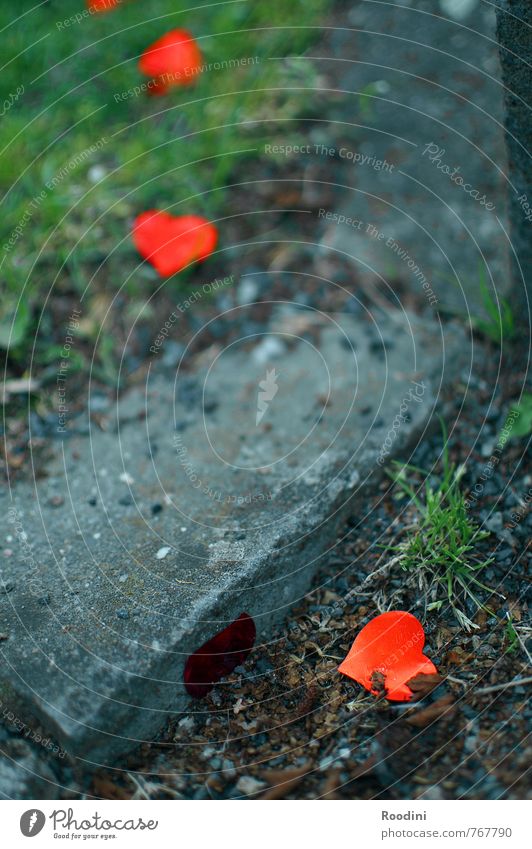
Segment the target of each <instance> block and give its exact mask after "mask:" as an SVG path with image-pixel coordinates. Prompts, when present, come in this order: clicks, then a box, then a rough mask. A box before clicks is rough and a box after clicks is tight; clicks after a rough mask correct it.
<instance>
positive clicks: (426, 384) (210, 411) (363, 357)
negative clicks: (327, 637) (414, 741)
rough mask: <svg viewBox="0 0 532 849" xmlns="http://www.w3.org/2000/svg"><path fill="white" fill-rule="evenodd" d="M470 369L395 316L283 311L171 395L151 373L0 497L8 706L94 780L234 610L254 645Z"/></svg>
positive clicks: (154, 718) (169, 698)
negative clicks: (244, 619)
mask: <svg viewBox="0 0 532 849" xmlns="http://www.w3.org/2000/svg"><path fill="white" fill-rule="evenodd" d="M469 356H470V348H469V345H468V344H467V342H466V340H465V338H464V336H463V335H462V331H461V330H460V329H459V328H454V327H452V326H449V327H448V328H447V331H446V335H445V337H444V336H443V335H442V332H441V327H440V326H439V325H438V324H436V323H431V322H427V321H426V320H425V319H420V318H418V317H415V316H413V315H408V314H407V313H403V312H399V311H398V312H397V313H389V314H388V315H385V314H374V315H369V314H362V315H361V316H360V317H353V316H347V315H324V314H321V313H318V312H315V311H313V310H308V311H298V310H296V309H295V308H293V307H292V308H291V307H285V308H284V311H283V312H282V313H281V314H279V315H277V317H276V318H275V320H274V322H273V323H272V326H271V329H270V331H269V332H267V333H266V332H265V335H264V336H262V337H257V338H254V339H248V340H247V341H242V342H239V343H238V344H237V343H235V344H234V345H230V346H228V347H227V348H221V347H216V348H211V349H209V350H208V351H205V352H203V353H202V354H201V355H200V356H198V357H197V361H196V363H195V367H194V369H193V370H189V371H188V372H184V371H180V370H179V369H178V370H177V373H176V376H175V381H174V382H172V381H171V380H169V379H168V377H167V376H164V375H162V374H160V373H158V372H157V371H156V370H152V371H151V372H150V374H149V376H148V379H147V380H146V384H145V385H144V386H142V387H140V388H137V389H134V390H132V391H131V392H129V393H128V395H126V396H125V397H124V398H123V399H122V400H121V401H120V402H119V403H118V404H117V405H116V407H115V408H114V409H113V410H112V411H110V412H109V415H108V416H107V417H106V418H103V419H102V417H101V416H98V422H99V424H96V423H95V421H94V420H91V421H90V423H89V427H88V428H87V429H89V430H90V433H89V435H74V436H71V437H65V438H64V439H63V440H62V441H59V442H58V443H57V449H56V451H55V455H54V456H53V458H52V459H51V460H50V462H49V464H48V466H47V469H46V474H45V475H40V476H39V477H37V478H36V480H35V482H34V483H33V484H31V485H30V484H28V483H20V484H18V485H17V486H15V487H14V489H13V490H12V492H11V493H9V494H8V493H5V492H4V493H3V494H2V496H1V500H0V505H1V507H2V510H1V536H2V542H3V546H4V551H3V554H2V557H1V579H2V587H3V589H2V592H1V593H0V632H2V634H3V639H2V642H0V652H1V665H0V697H1V699H2V702H3V704H5V705H9V706H12V707H13V709H14V710H15V711H16V713H17V715H18V716H20V717H22V719H24V720H25V721H28V722H30V721H32V719H36V720H37V721H39V722H40V723H41V725H42V726H43V727H44V728H45V730H46V731H47V732H48V733H51V734H53V735H54V737H55V738H56V739H57V740H58V741H59V742H60V744H61V745H62V746H63V747H64V749H65V750H66V751H67V752H68V753H69V754H70V755H72V756H74V757H77V758H80V759H81V760H83V761H85V762H87V763H91V764H92V763H101V764H113V763H114V759H115V757H116V756H117V754H119V753H121V752H125V751H127V750H129V749H131V748H133V747H134V746H136V745H137V744H138V743H139V742H141V741H144V740H147V739H150V738H151V737H153V736H154V735H155V733H156V732H157V731H158V730H159V729H160V728H161V726H162V725H163V724H164V723H165V721H166V719H167V717H168V714H169V713H171V712H175V711H179V710H182V709H183V708H184V707H185V705H186V704H187V700H188V697H187V694H186V691H185V688H184V685H183V668H184V664H185V661H186V659H187V657H188V655H189V654H190V653H191V652H193V651H194V650H195V649H197V648H198V647H199V646H201V645H202V644H203V643H204V642H205V641H206V640H207V639H209V638H210V637H212V636H213V635H214V634H215V633H217V632H218V631H219V630H220V629H222V628H223V627H224V626H226V625H227V624H228V623H229V622H231V621H233V620H234V619H235V618H236V617H237V616H238V615H239V614H240V613H241V612H243V611H246V612H248V613H249V614H250V615H251V616H252V617H253V619H254V621H255V624H256V627H257V633H258V637H257V639H258V640H259V641H262V640H264V639H267V638H268V635H269V633H270V631H271V628H272V625H273V623H275V622H277V621H279V619H281V618H282V617H283V616H285V615H286V614H287V612H288V610H289V607H290V605H291V604H293V603H294V601H296V600H297V599H298V598H300V597H301V595H302V594H303V593H304V592H305V591H306V589H307V588H308V586H309V583H310V581H311V578H312V576H313V574H314V573H315V571H316V569H317V568H318V567H319V566H320V565H321V564H322V563H324V562H326V558H327V556H328V551H329V550H330V547H331V545H333V544H334V540H335V534H336V533H337V530H338V527H339V524H340V522H341V521H342V518H343V517H344V515H345V512H346V510H347V509H350V510H353V509H356V505H357V504H361V505H362V508H363V507H364V506H365V502H366V500H367V498H368V497H369V494H370V493H371V492H373V489H372V487H374V486H375V483H376V481H377V480H378V478H379V476H380V475H381V474H382V466H381V464H380V463H383V462H385V461H387V460H388V459H389V458H390V457H391V456H393V454H394V453H395V452H397V451H398V450H399V449H400V448H404V447H405V446H406V445H407V444H408V443H410V442H412V441H413V440H415V439H417V438H418V437H419V436H420V435H421V434H422V432H423V430H424V428H425V427H426V426H427V423H428V422H429V421H430V419H431V416H432V414H433V410H434V407H435V404H436V402H437V401H438V399H439V396H440V392H441V388H442V386H446V385H448V384H449V383H450V382H451V381H455V380H456V379H457V376H458V375H459V374H460V372H461V371H462V370H463V369H466V371H467V366H468V363H469ZM272 370H275V374H272ZM268 372H270V375H269V378H268ZM272 383H274V384H275V386H276V387H277V389H276V391H273V390H272ZM268 390H272V391H268ZM260 393H264V397H266V396H268V395H270V396H273V397H272V399H271V401H270V402H266V403H265V404H262V403H259V402H260V401H261V400H263V399H260V398H259V394H260ZM401 417H402V418H401ZM71 424H72V425H76V426H77V429H78V430H79V431H82V430H83V426H82V425H83V421H81V423H80V422H78V423H76V422H72V423H71ZM85 425H87V423H86V422H85ZM383 446H384V448H383ZM388 449H389V450H390V454H389V455H388V454H387V453H386V452H387V451H388ZM379 458H380V462H379Z"/></svg>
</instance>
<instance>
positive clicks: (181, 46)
mask: <svg viewBox="0 0 532 849" xmlns="http://www.w3.org/2000/svg"><path fill="white" fill-rule="evenodd" d="M201 61H202V57H201V52H200V49H199V47H198V44H197V42H196V40H195V39H194V38H193V37H192V36H191V35H190V33H188V32H187V31H186V30H184V29H174V30H171V32H167V33H166V35H163V36H162V38H159V39H158V40H157V41H155V42H154V43H153V44H152V45H150V47H148V48H147V49H146V50H145V51H144V53H143V54H142V56H141V57H140V61H139V68H140V70H141V72H142V73H143V74H145V76H147V77H151V78H152V79H153V83H152V84H151V85H150V87H149V89H148V90H149V92H150V93H151V94H165V93H166V92H167V91H168V89H170V88H172V86H187V85H190V84H191V83H193V82H194V79H195V77H196V76H197V75H198V74H199V72H200V71H201Z"/></svg>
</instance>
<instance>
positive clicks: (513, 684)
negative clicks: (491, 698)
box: [471, 675, 532, 696]
mask: <svg viewBox="0 0 532 849" xmlns="http://www.w3.org/2000/svg"><path fill="white" fill-rule="evenodd" d="M520 684H532V675H531V676H530V677H529V678H514V679H513V681H507V682H506V683H505V684H494V685H493V686H492V687H484V689H483V690H477V691H476V692H475V691H474V690H471V695H473V696H486V695H487V694H488V693H495V692H497V690H505V689H506V688H507V687H518V686H519V685H520Z"/></svg>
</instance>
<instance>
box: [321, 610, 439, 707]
mask: <svg viewBox="0 0 532 849" xmlns="http://www.w3.org/2000/svg"><path fill="white" fill-rule="evenodd" d="M424 645H425V632H424V631H423V626H422V625H421V622H419V621H418V620H417V619H416V617H415V616H412V614H411V613H407V612H406V611H404V610H391V611H389V612H388V613H382V614H381V615H380V616H376V617H375V619H372V620H371V621H370V622H368V624H367V625H366V626H365V627H364V628H362V630H361V631H360V633H359V634H358V636H357V638H356V639H355V642H354V643H353V645H352V646H351V649H350V651H349V654H348V655H347V657H346V659H345V660H344V661H343V662H342V663H341V664H340V666H339V667H338V671H339V672H341V673H342V674H343V675H347V676H348V677H349V678H352V679H353V680H354V681H358V683H359V684H362V686H363V687H365V688H366V690H369V691H370V692H373V693H376V690H375V684H374V682H373V681H372V676H373V675H374V674H375V672H378V673H381V674H382V675H383V676H384V686H385V689H386V698H388V699H392V700H393V701H401V702H404V701H409V700H410V699H411V698H412V691H411V690H410V688H409V687H407V685H406V682H407V681H409V680H410V679H411V678H414V677H415V676H416V675H419V674H422V675H433V674H434V673H436V672H437V669H436V667H435V666H434V664H433V663H432V661H431V660H429V658H428V657H425V655H424V654H423V646H424Z"/></svg>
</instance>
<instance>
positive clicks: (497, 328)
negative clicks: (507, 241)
mask: <svg viewBox="0 0 532 849" xmlns="http://www.w3.org/2000/svg"><path fill="white" fill-rule="evenodd" d="M479 288H480V296H481V298H482V303H483V305H484V310H485V315H484V316H474V317H473V327H474V329H475V330H476V331H477V332H478V333H481V334H482V335H483V336H486V337H487V338H488V339H490V340H491V341H492V342H495V343H496V344H502V343H503V342H505V341H506V342H510V341H511V340H512V339H514V337H515V334H516V321H515V317H514V312H513V309H512V306H511V304H510V303H509V301H508V300H507V299H506V298H502V297H499V298H497V297H496V296H495V294H494V293H492V292H491V289H490V287H489V284H488V281H487V277H486V270H485V268H484V267H483V266H481V267H480V269H479Z"/></svg>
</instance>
